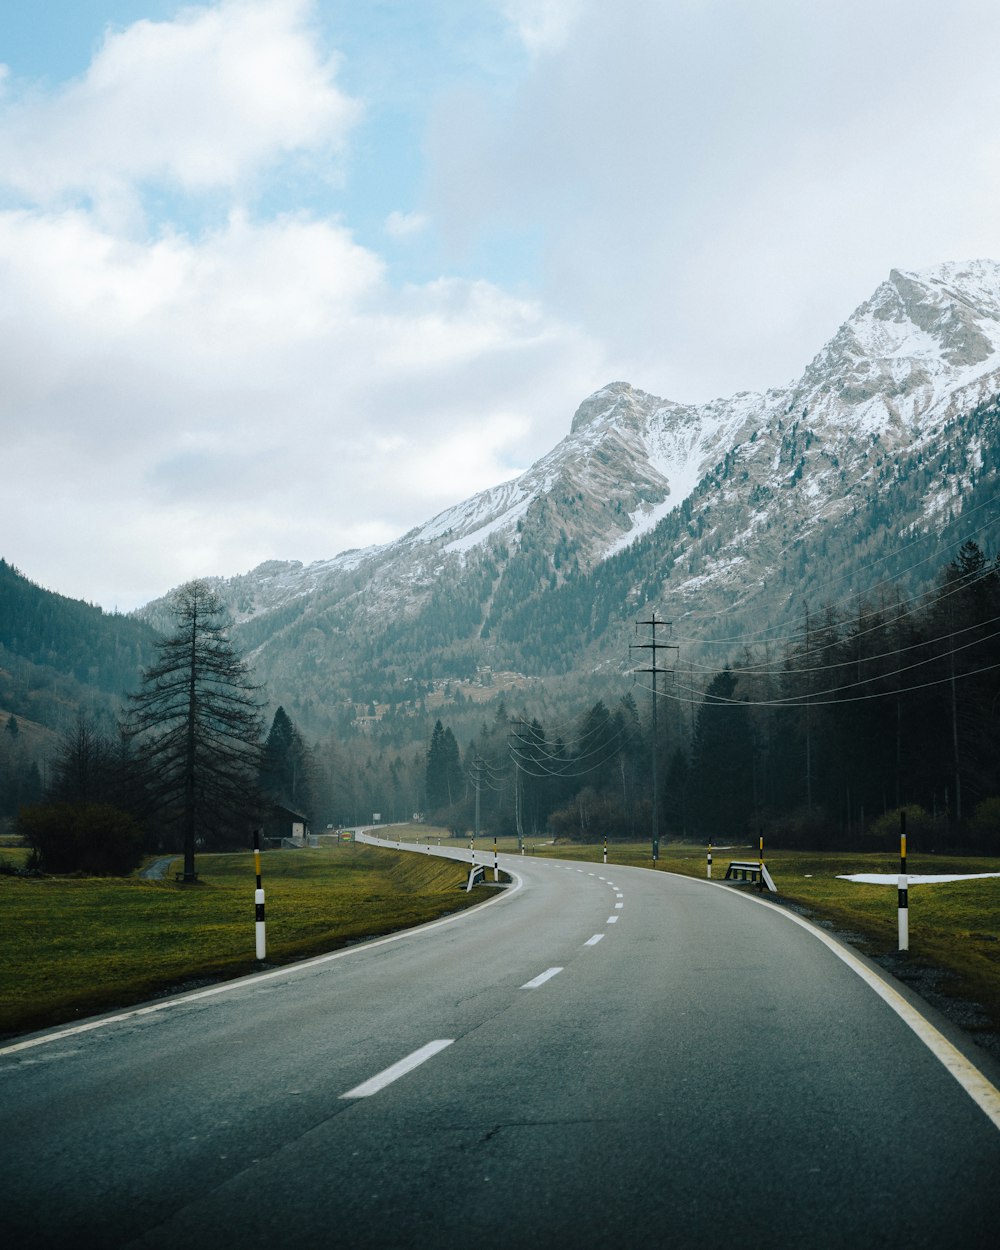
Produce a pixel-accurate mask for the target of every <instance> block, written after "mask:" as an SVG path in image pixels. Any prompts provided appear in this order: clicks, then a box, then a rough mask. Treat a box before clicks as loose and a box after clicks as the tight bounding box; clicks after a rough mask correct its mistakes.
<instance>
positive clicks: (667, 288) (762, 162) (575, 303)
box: [0, 0, 1000, 610]
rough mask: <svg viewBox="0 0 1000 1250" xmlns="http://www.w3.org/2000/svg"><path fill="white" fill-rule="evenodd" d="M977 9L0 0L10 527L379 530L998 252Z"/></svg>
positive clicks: (113, 560) (125, 586)
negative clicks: (640, 404)
mask: <svg viewBox="0 0 1000 1250" xmlns="http://www.w3.org/2000/svg"><path fill="white" fill-rule="evenodd" d="M997 46H1000V6H998V5H996V3H995V0H952V2H951V3H950V4H949V5H947V6H945V7H942V6H941V5H940V4H939V3H937V2H935V3H933V4H932V3H929V2H925V0H836V2H833V0H829V2H828V0H813V2H810V3H802V0H615V3H614V4H610V3H608V2H607V0H214V2H209V0H202V2H200V3H199V2H197V0H196V2H194V3H190V4H179V3H176V2H175V0H45V2H44V3H43V4H39V3H38V2H37V0H4V4H3V5H2V7H0V320H2V325H0V556H3V557H4V558H6V559H7V560H8V561H9V562H11V563H13V564H15V565H16V566H17V567H18V568H20V569H21V571H22V572H24V573H25V574H26V575H27V576H29V577H31V578H32V579H33V580H34V581H37V582H39V583H41V584H42V585H44V586H46V587H48V588H50V589H54V590H58V591H60V592H62V593H64V594H68V595H72V596H74V597H79V598H84V599H87V600H90V601H91V602H96V603H100V604H102V605H103V606H105V607H107V608H113V607H116V606H117V607H118V608H121V609H123V610H124V609H129V608H132V607H135V606H138V605H139V604H141V603H143V602H145V601H147V600H148V599H150V598H153V597H154V596H157V595H159V594H161V593H163V592H164V591H166V590H167V589H169V588H170V587H172V586H175V585H177V584H178V583H180V582H182V581H185V580H187V579H189V578H191V577H195V576H199V575H205V574H215V573H219V574H232V573H238V572H243V571H245V570H247V569H249V568H251V567H253V566H254V565H255V564H257V563H259V562H260V561H262V560H265V559H271V558H282V559H300V560H303V561H310V560H315V559H322V558H325V557H328V556H332V555H334V554H336V553H337V552H339V551H342V550H344V549H346V548H348V547H357V546H365V545H368V544H371V543H376V542H383V541H386V540H388V539H391V538H394V537H396V536H398V535H400V534H401V533H403V532H405V531H406V530H407V529H408V528H410V527H411V526H412V525H414V524H416V523H418V522H420V521H423V520H426V519H428V518H429V517H430V516H432V515H433V514H434V513H436V512H437V511H439V510H440V509H442V508H443V507H446V506H447V505H449V504H451V503H454V502H456V501H458V500H460V499H464V498H466V497H467V496H468V495H471V494H472V493H474V492H475V491H477V490H480V489H482V488H484V487H486V486H489V485H492V484H494V483H496V482H499V481H502V480H504V479H506V478H509V477H511V476H513V475H515V474H516V473H517V472H519V471H520V470H521V469H523V468H525V467H527V466H528V465H529V464H530V463H531V462H532V461H534V460H535V459H537V458H538V457H539V456H540V455H542V454H544V453H545V452H546V451H548V450H549V449H550V448H551V447H552V446H554V445H555V443H556V442H557V441H558V440H559V439H560V438H561V437H562V436H563V435H564V434H565V433H566V432H567V431H568V429H569V423H570V420H571V418H572V415H573V412H574V410H575V408H576V406H577V404H578V403H579V402H580V401H581V400H582V399H583V398H584V397H585V396H586V395H587V394H589V393H590V392H591V391H593V390H594V389H596V388H597V387H599V386H601V385H603V384H604V383H605V382H608V381H612V380H615V379H619V378H622V379H626V380H628V381H630V382H632V383H633V385H635V386H637V387H640V388H641V389H643V390H646V391H651V392H652V393H654V394H657V395H661V396H665V397H669V398H672V399H677V400H683V401H699V400H707V399H710V398H713V397H715V396H718V395H729V394H732V393H734V392H735V391H738V390H750V389H763V388H765V387H767V386H770V385H781V384H784V383H785V382H787V381H789V380H790V379H792V378H793V377H795V376H797V375H798V374H799V372H800V371H801V369H802V368H803V366H804V365H805V364H806V363H807V362H808V360H809V359H810V358H811V357H812V356H813V355H814V354H815V352H816V351H817V350H818V349H819V348H820V347H821V346H822V344H823V343H824V342H825V340H826V339H827V338H828V337H830V335H831V334H832V333H833V332H834V331H835V330H836V328H837V326H838V325H839V324H840V323H841V322H842V321H843V320H844V319H845V318H846V317H847V316H848V315H849V313H850V312H851V310H852V309H853V308H854V307H855V306H856V305H857V304H858V303H860V302H861V301H862V300H863V299H865V298H866V297H867V296H868V295H869V294H870V293H871V291H872V290H873V289H874V288H875V286H877V284H878V283H879V282H880V281H881V280H882V279H883V278H884V277H885V276H886V275H887V274H888V271H889V269H890V268H892V267H900V268H907V269H919V268H921V267H922V266H926V265H930V264H934V263H936V262H938V261H941V260H965V259H968V258H971V257H976V256H993V257H997V256H1000V237H998V235H1000V75H997V73H996V70H995V56H994V52H995V49H996V48H997Z"/></svg>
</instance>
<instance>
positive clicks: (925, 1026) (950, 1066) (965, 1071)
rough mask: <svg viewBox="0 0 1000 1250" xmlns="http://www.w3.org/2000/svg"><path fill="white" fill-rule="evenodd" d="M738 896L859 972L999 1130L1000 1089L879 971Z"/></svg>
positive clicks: (818, 932)
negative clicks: (812, 938)
mask: <svg viewBox="0 0 1000 1250" xmlns="http://www.w3.org/2000/svg"><path fill="white" fill-rule="evenodd" d="M704 884H705V885H712V886H714V887H715V888H716V889H717V890H725V891H726V892H727V893H729V894H732V890H730V888H729V887H728V886H724V885H722V884H721V882H716V881H706V882H704ZM739 897H741V898H745V899H748V901H749V902H751V903H757V904H759V905H760V906H761V907H767V908H769V909H770V910H771V911H773V912H777V914H778V915H779V916H784V917H785V919H786V920H791V921H793V922H794V923H795V924H797V925H799V926H800V927H801V928H803V929H805V930H806V931H807V932H809V933H811V934H812V935H813V937H815V938H819V940H820V941H821V942H822V943H823V945H824V946H826V947H828V948H829V949H830V950H831V951H832V952H833V953H834V954H835V955H836V956H837V958H838V959H839V960H841V961H842V962H843V963H845V964H846V965H847V966H848V968H850V969H851V971H852V972H855V973H857V975H858V976H859V977H860V978H861V979H862V981H864V982H865V984H866V985H868V987H869V988H870V989H873V990H874V991H875V993H876V994H877V995H878V996H879V998H881V999H882V1001H883V1002H884V1003H885V1004H886V1005H887V1006H888V1007H891V1008H892V1010H893V1011H894V1012H895V1013H896V1015H897V1016H899V1018H900V1019H901V1020H902V1021H903V1023H904V1024H906V1025H907V1026H908V1027H909V1028H910V1029H912V1030H913V1032H914V1033H916V1035H917V1037H919V1038H920V1040H921V1041H922V1042H923V1044H924V1045H925V1046H926V1047H927V1049H928V1050H929V1051H930V1052H931V1054H932V1055H933V1056H934V1058H935V1059H937V1060H938V1062H939V1063H941V1064H942V1065H943V1066H944V1067H945V1068H946V1069H947V1070H948V1071H949V1072H950V1073H951V1075H952V1076H953V1077H954V1078H955V1080H956V1081H958V1083H959V1085H961V1087H962V1088H963V1089H964V1090H965V1092H966V1093H967V1094H968V1095H969V1097H970V1098H971V1099H972V1101H973V1102H974V1103H975V1104H976V1106H977V1107H979V1109H980V1110H981V1111H982V1112H983V1114H984V1115H986V1116H987V1117H988V1118H989V1119H990V1120H991V1121H992V1122H993V1125H994V1126H995V1127H996V1128H998V1129H1000V1090H998V1089H997V1087H996V1086H995V1085H994V1084H993V1083H992V1081H990V1080H989V1078H988V1077H986V1076H984V1075H983V1073H982V1072H980V1071H979V1069H978V1068H977V1067H976V1065H975V1064H974V1063H973V1062H972V1061H971V1060H970V1059H966V1057H965V1055H963V1054H962V1052H961V1051H960V1050H959V1049H958V1047H957V1046H953V1045H952V1044H951V1042H949V1041H948V1039H947V1038H946V1037H945V1035H944V1034H943V1033H942V1032H941V1031H940V1030H939V1029H936V1028H935V1027H934V1025H933V1024H931V1022H930V1021H929V1020H926V1019H925V1018H924V1017H923V1016H922V1015H921V1014H920V1012H919V1011H918V1010H917V1009H916V1007H913V1006H911V1005H910V1004H909V1003H908V1002H907V1001H906V999H905V998H904V997H903V996H902V994H900V993H898V991H896V990H894V989H893V988H892V986H891V985H890V984H889V982H888V981H883V980H882V978H881V977H880V976H879V975H878V973H877V972H873V971H872V969H871V968H869V967H868V966H867V965H866V964H863V963H862V962H861V960H860V959H858V957H857V956H856V955H854V954H852V953H851V951H849V950H848V949H847V948H846V947H844V946H841V945H840V943H839V942H837V941H835V940H834V939H833V938H832V937H830V936H829V935H828V934H826V933H824V932H823V930H822V929H819V928H817V927H816V925H814V924H810V922H809V921H808V920H805V919H803V918H802V917H801V916H796V915H795V913H794V912H790V911H785V910H784V909H783V908H781V907H775V906H774V904H773V903H769V902H767V901H766V900H765V899H761V898H754V897H753V896H752V895H746V894H743V895H740V896H739Z"/></svg>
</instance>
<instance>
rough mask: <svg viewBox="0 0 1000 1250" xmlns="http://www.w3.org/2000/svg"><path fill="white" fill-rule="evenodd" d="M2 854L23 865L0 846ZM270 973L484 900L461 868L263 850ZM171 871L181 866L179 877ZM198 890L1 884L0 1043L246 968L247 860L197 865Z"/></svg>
mask: <svg viewBox="0 0 1000 1250" xmlns="http://www.w3.org/2000/svg"><path fill="white" fill-rule="evenodd" d="M0 857H2V858H5V859H7V860H8V862H19V861H23V858H24V856H23V854H22V853H21V852H19V851H16V850H11V849H8V848H5V849H4V850H3V852H0ZM262 860H263V872H262V876H263V881H262V884H263V886H264V891H265V895H266V899H267V903H266V908H267V963H268V964H280V963H287V962H289V961H291V960H294V959H300V958H303V957H305V956H307V955H312V954H317V953H320V952H323V951H330V950H335V949H336V948H337V947H340V946H344V945H346V944H347V943H349V942H352V941H357V940H359V939H362V938H366V937H373V936H376V935H378V934H383V933H391V932H394V931H395V930H397V929H403V928H407V927H409V926H411V925H415V924H421V923H423V922H424V921H427V920H433V919H436V918H437V917H439V916H442V915H444V914H446V913H448V912H453V911H459V910H461V909H462V908H463V907H467V906H469V905H470V904H471V903H473V902H478V901H481V900H482V899H484V898H486V897H493V892H492V891H491V890H490V889H489V888H488V887H483V886H477V888H476V889H475V890H473V891H472V892H471V893H469V894H467V893H465V891H464V890H462V889H461V888H460V887H461V886H462V885H463V884H464V882H465V879H466V876H467V872H466V871H465V870H463V868H462V867H461V866H460V865H457V864H452V863H448V862H446V861H443V860H439V859H433V858H418V857H417V856H410V855H407V856H405V857H401V856H398V855H396V854H395V853H393V852H390V851H385V850H378V849H375V848H371V847H364V846H351V845H346V844H345V845H342V846H332V847H329V848H324V849H319V850H303V851H292V850H282V851H271V852H265V853H264V855H263V856H262ZM179 866H180V861H178V863H177V867H179ZM197 871H198V876H199V881H200V883H199V884H198V885H196V886H182V885H178V884H177V883H176V881H175V880H174V879H173V873H171V874H170V875H169V878H168V879H167V880H163V881H142V880H139V879H138V878H135V877H130V878H114V877H103V878H101V877H80V878H77V877H39V878H32V877H15V876H0V951H2V958H0V1033H4V1034H10V1033H15V1032H23V1031H26V1030H29V1029H33V1028H41V1027H44V1026H46V1025H49V1024H56V1023H63V1022H65V1021H68V1020H73V1019H77V1018H79V1017H82V1016H86V1015H91V1014H93V1013H95V1012H100V1011H105V1010H110V1009H113V1008H116V1007H121V1006H125V1005H128V1004H130V1003H135V1002H140V1001H143V1000H144V999H148V998H151V997H153V996H154V995H155V994H157V993H158V992H162V991H164V990H166V989H168V988H177V987H183V986H184V985H185V984H187V985H190V984H194V983H197V982H199V981H205V980H213V979H221V978H226V977H233V976H239V975H241V974H243V973H247V972H252V971H254V970H256V969H257V968H258V967H259V965H258V964H257V961H256V959H255V944H254V934H255V928H254V902H253V899H254V887H255V884H256V882H255V875H254V860H253V855H252V854H250V853H244V854H240V855H199V856H198V859H197Z"/></svg>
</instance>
